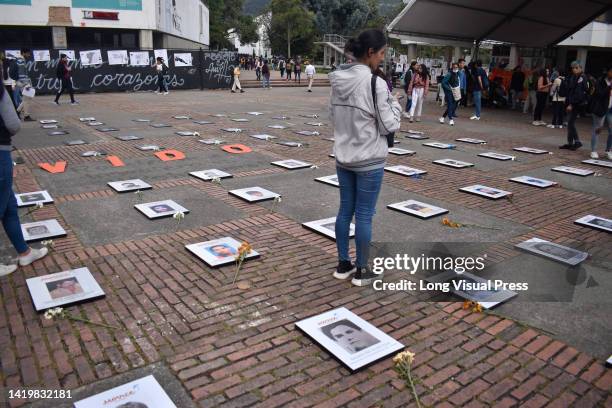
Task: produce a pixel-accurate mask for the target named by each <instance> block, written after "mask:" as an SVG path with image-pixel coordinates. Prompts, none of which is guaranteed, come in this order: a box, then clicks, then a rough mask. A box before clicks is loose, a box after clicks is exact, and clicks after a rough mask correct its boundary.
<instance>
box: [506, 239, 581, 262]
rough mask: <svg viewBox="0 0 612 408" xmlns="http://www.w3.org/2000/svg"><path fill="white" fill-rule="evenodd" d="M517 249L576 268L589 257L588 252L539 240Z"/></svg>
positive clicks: (525, 243) (520, 245)
mask: <svg viewBox="0 0 612 408" xmlns="http://www.w3.org/2000/svg"><path fill="white" fill-rule="evenodd" d="M516 247H517V248H521V249H523V250H525V251H527V252H531V253H534V254H537V255H540V256H543V257H546V258H550V259H553V260H555V261H558V262H562V263H564V264H567V265H571V266H576V265H578V264H579V263H580V262H582V261H584V260H585V259H587V258H588V257H589V254H588V253H587V252H582V251H578V250H576V249H573V248H569V247H566V246H563V245H559V244H555V243H554V242H550V241H545V240H543V239H539V238H531V239H528V240H527V241H523V242H521V243H520V244H517V245H516Z"/></svg>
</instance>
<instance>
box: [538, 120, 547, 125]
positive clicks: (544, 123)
mask: <svg viewBox="0 0 612 408" xmlns="http://www.w3.org/2000/svg"><path fill="white" fill-rule="evenodd" d="M538 123H539V125H538V126H546V122H542V121H541V120H539V121H538Z"/></svg>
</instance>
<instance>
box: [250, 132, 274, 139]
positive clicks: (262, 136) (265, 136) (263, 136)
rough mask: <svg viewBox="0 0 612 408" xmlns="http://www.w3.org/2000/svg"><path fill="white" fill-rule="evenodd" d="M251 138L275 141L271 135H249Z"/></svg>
mask: <svg viewBox="0 0 612 408" xmlns="http://www.w3.org/2000/svg"><path fill="white" fill-rule="evenodd" d="M250 136H251V137H252V138H255V139H259V140H273V139H276V136H272V135H267V134H265V133H264V134H260V135H250Z"/></svg>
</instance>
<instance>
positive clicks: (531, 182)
mask: <svg viewBox="0 0 612 408" xmlns="http://www.w3.org/2000/svg"><path fill="white" fill-rule="evenodd" d="M510 181H514V182H515V183H521V184H526V185H528V186H534V187H539V188H548V187H552V186H556V185H557V183H556V182H554V181H550V180H544V179H541V178H537V177H530V176H520V177H513V178H511V179H510Z"/></svg>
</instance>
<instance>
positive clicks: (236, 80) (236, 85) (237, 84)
mask: <svg viewBox="0 0 612 408" xmlns="http://www.w3.org/2000/svg"><path fill="white" fill-rule="evenodd" d="M236 89H240V93H244V89H242V86H241V85H240V65H239V66H237V67H235V68H234V83H233V84H232V93H236Z"/></svg>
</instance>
